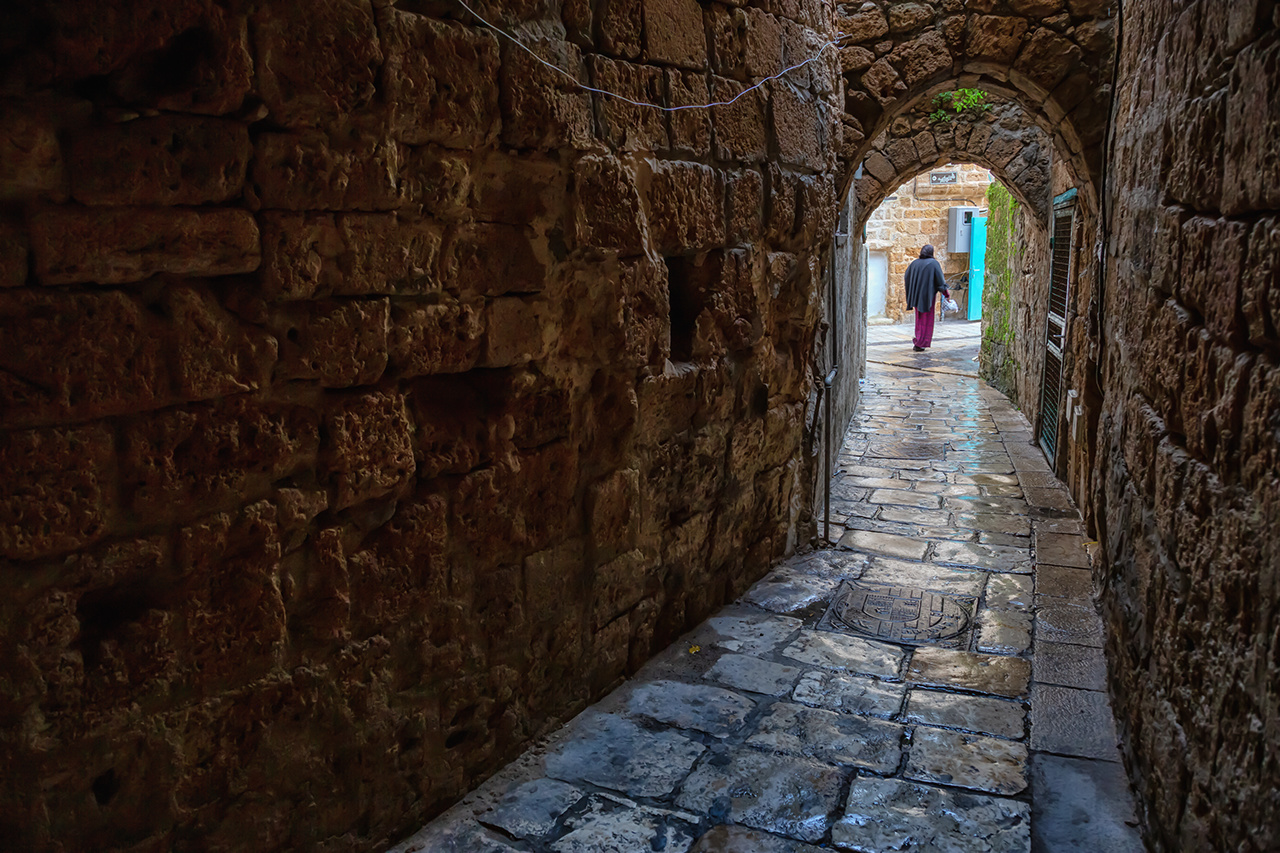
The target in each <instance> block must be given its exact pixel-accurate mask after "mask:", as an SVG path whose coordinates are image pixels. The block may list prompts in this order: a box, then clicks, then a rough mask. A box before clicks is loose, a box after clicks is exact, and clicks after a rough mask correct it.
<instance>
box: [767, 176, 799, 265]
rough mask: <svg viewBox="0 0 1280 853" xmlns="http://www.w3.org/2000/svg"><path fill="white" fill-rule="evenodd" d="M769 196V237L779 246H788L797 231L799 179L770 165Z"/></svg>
mask: <svg viewBox="0 0 1280 853" xmlns="http://www.w3.org/2000/svg"><path fill="white" fill-rule="evenodd" d="M767 174H768V176H769V186H768V196H769V206H768V211H769V221H768V222H766V223H765V230H766V234H767V235H768V237H769V238H770V239H771V240H773V241H774V242H776V243H777V244H779V245H788V244H790V242H791V238H792V236H793V235H794V234H795V230H796V214H797V213H798V212H799V210H800V201H799V199H798V198H797V197H796V195H797V192H798V185H799V178H798V177H797V176H796V175H794V174H792V173H791V172H784V171H783V170H782V169H780V168H778V167H777V166H775V165H773V164H772V163H771V164H769V171H768V172H767Z"/></svg>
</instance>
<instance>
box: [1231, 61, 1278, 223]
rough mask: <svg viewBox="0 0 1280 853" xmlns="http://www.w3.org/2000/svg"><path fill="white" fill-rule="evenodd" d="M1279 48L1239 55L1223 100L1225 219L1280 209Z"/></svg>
mask: <svg viewBox="0 0 1280 853" xmlns="http://www.w3.org/2000/svg"><path fill="white" fill-rule="evenodd" d="M1277 67H1280V45H1277V44H1275V43H1274V42H1272V43H1267V42H1258V43H1255V44H1252V45H1250V46H1249V47H1247V48H1245V49H1244V50H1242V51H1241V52H1240V55H1239V56H1238V57H1237V59H1236V63H1235V67H1234V69H1233V71H1232V74H1231V89H1230V94H1229V95H1228V97H1227V116H1226V133H1225V136H1224V138H1223V144H1222V155H1223V156H1222V160H1223V162H1224V167H1223V181H1222V211H1223V213H1226V214H1236V213H1245V212H1249V211H1255V210H1267V211H1272V210H1277V209H1280V181H1276V180H1274V176H1275V175H1276V174H1277V173H1280V141H1277V138H1276V137H1277V133H1276V121H1277V117H1276V103H1277V101H1280V75H1278V74H1277V73H1276V69H1277Z"/></svg>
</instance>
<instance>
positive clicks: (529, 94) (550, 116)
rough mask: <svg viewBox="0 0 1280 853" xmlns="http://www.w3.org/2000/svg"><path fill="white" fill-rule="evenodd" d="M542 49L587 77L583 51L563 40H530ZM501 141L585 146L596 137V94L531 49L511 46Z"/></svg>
mask: <svg viewBox="0 0 1280 853" xmlns="http://www.w3.org/2000/svg"><path fill="white" fill-rule="evenodd" d="M529 46H530V48H532V49H533V50H534V51H535V52H537V54H538V55H539V56H541V57H543V58H545V59H547V60H549V61H551V62H554V63H555V64H556V65H557V66H559V67H560V68H564V69H567V70H569V71H571V72H572V73H573V75H574V77H576V78H577V79H579V80H583V79H586V66H584V65H583V63H582V51H581V50H579V49H578V48H577V47H575V46H574V45H571V44H568V43H566V42H561V41H550V40H547V39H535V40H532V41H530V42H529ZM501 103H502V141H503V143H504V144H506V145H512V146H515V147H517V148H538V149H550V148H560V147H562V146H566V145H567V146H571V147H574V148H585V147H587V144H588V143H589V142H590V141H591V139H592V124H591V96H590V95H589V94H587V93H586V92H583V91H581V90H580V89H579V88H578V87H577V86H576V85H575V84H574V83H573V82H571V81H570V80H568V79H567V78H566V77H564V75H562V74H558V73H556V72H555V71H552V70H551V69H550V68H547V67H546V66H545V65H543V64H542V63H540V62H538V61H537V60H536V59H534V58H533V57H532V56H530V55H529V54H528V53H526V52H524V51H522V50H518V49H515V48H511V49H508V50H507V52H506V58H505V59H504V60H503V63H502V97H501Z"/></svg>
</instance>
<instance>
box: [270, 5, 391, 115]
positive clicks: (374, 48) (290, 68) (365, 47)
mask: <svg viewBox="0 0 1280 853" xmlns="http://www.w3.org/2000/svg"><path fill="white" fill-rule="evenodd" d="M383 36H384V37H387V36H388V33H387V31H386V29H385V28H384V29H383ZM253 38H254V48H255V51H254V52H255V55H256V57H257V69H256V70H257V78H258V90H259V92H260V93H261V95H262V99H263V101H265V102H266V104H267V107H268V109H270V111H271V117H272V119H273V120H274V121H275V122H276V123H278V124H282V125H284V126H286V127H291V128H300V127H308V126H323V125H325V124H328V123H331V122H333V121H335V120H337V119H339V118H341V117H342V116H344V115H346V114H349V113H352V112H354V111H356V110H358V109H359V108H361V107H363V106H365V105H366V104H368V103H369V102H370V101H371V100H372V99H373V96H374V82H375V80H376V78H377V75H378V68H379V65H381V64H382V61H383V50H382V49H381V48H380V46H379V43H378V29H377V28H376V27H375V26H374V19H373V9H372V8H371V7H370V5H369V0H323V2H320V3H314V4H308V5H305V6H300V5H297V4H293V3H266V4H263V5H262V6H261V7H260V8H259V9H258V10H257V12H256V13H255V14H254V16H253ZM393 43H394V42H393ZM388 61H389V63H390V61H391V59H390V58H389V60H388Z"/></svg>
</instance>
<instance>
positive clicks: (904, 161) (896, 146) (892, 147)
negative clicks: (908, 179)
mask: <svg viewBox="0 0 1280 853" xmlns="http://www.w3.org/2000/svg"><path fill="white" fill-rule="evenodd" d="M884 153H885V154H886V155H887V156H888V157H889V162H891V163H893V168H894V170H895V171H897V172H898V174H900V175H908V174H910V173H911V172H912V170H913V169H914V168H915V166H916V164H918V163H919V162H920V154H919V152H917V151H916V144H915V142H914V141H912V140H910V139H895V140H893V141H892V142H890V143H889V144H888V145H886V146H885V149H884Z"/></svg>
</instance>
